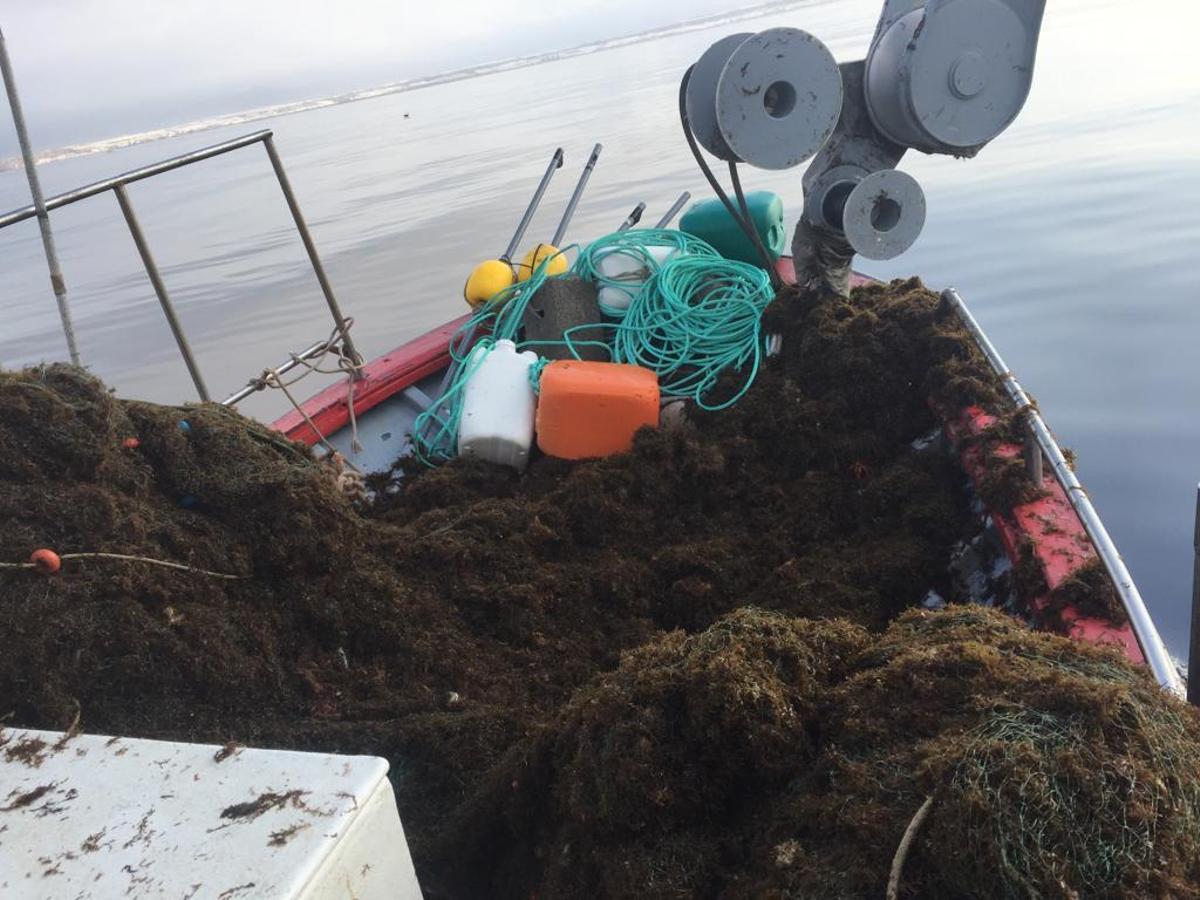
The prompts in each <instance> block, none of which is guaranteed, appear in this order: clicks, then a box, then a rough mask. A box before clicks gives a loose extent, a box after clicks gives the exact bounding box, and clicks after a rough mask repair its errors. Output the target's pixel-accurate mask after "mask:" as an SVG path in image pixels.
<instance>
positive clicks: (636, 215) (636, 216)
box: [617, 203, 646, 231]
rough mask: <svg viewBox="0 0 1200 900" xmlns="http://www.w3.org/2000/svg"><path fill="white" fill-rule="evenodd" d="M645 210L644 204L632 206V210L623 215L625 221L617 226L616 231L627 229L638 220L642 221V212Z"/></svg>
mask: <svg viewBox="0 0 1200 900" xmlns="http://www.w3.org/2000/svg"><path fill="white" fill-rule="evenodd" d="M645 211H646V204H645V203H639V204H638V205H637V206H635V207H634V208H633V211H632V212H631V213H630V214H629V215H627V216H626V217H625V221H624V222H622V223H621V224H620V225H618V226H617V231H628V230H629V229H630V228H632V227H633V226H634V225H636V224H637V223H638V222H640V221H642V213H644V212H645Z"/></svg>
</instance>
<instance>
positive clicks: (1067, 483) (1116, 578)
mask: <svg viewBox="0 0 1200 900" xmlns="http://www.w3.org/2000/svg"><path fill="white" fill-rule="evenodd" d="M942 296H943V298H945V299H946V300H947V301H949V302H950V303H951V305H953V306H954V308H955V311H956V312H957V313H958V315H959V318H961V319H962V322H963V324H964V325H965V326H966V327H967V330H968V331H970V332H971V336H972V337H973V338H974V339H975V343H976V344H977V345H978V346H979V349H980V350H981V351H982V352H983V354H984V356H986V357H987V360H988V362H989V363H990V364H991V367H992V369H993V370H994V371H995V373H996V374H997V375H998V376H999V377H1000V380H1001V382H1002V383H1003V384H1004V388H1005V390H1006V391H1007V392H1008V396H1009V397H1010V398H1011V399H1012V401H1013V403H1014V404H1016V407H1017V410H1018V411H1020V412H1024V414H1025V416H1026V419H1027V421H1028V422H1029V427H1030V429H1031V430H1032V432H1033V437H1034V439H1035V440H1036V441H1037V443H1038V446H1040V447H1041V450H1042V453H1044V454H1045V455H1046V459H1047V460H1048V461H1049V463H1050V468H1051V471H1052V472H1053V473H1054V477H1055V479H1056V480H1057V481H1058V483H1059V484H1060V485H1062V489H1063V491H1064V492H1065V493H1066V495H1067V500H1069V501H1070V503H1071V506H1072V508H1074V510H1075V512H1076V514H1078V516H1079V519H1080V521H1081V522H1083V527H1084V529H1085V530H1086V531H1087V534H1088V537H1089V538H1091V540H1092V544H1093V545H1094V546H1095V548H1096V553H1097V554H1098V555H1099V557H1100V559H1101V561H1102V562H1103V563H1104V567H1105V569H1107V570H1108V574H1109V576H1111V578H1112V581H1113V585H1114V586H1115V587H1116V589H1117V595H1118V596H1119V597H1120V598H1121V604H1122V606H1124V608H1125V613H1126V615H1128V616H1129V623H1130V625H1131V626H1132V627H1133V633H1134V635H1135V636H1136V637H1137V641H1138V644H1139V645H1140V646H1141V648H1142V654H1143V655H1144V656H1145V657H1146V664H1147V665H1148V666H1149V667H1150V670H1151V671H1152V672H1153V673H1154V677H1155V678H1156V679H1157V680H1158V683H1159V684H1160V685H1162V686H1163V687H1165V688H1167V689H1168V690H1170V691H1172V692H1174V693H1175V694H1177V695H1179V696H1183V693H1184V689H1183V684H1182V682H1181V680H1180V678H1179V672H1178V670H1177V669H1176V668H1175V662H1174V660H1172V659H1171V655H1170V654H1169V653H1168V652H1167V648H1166V646H1165V645H1164V644H1163V640H1162V637H1161V636H1160V635H1159V633H1158V628H1157V627H1156V626H1155V624H1154V620H1153V619H1152V618H1151V617H1150V612H1149V610H1147V609H1146V603H1145V601H1144V600H1143V599H1142V595H1141V593H1140V592H1139V591H1138V589H1137V585H1135V584H1134V583H1133V576H1132V575H1130V573H1129V569H1128V568H1126V566H1125V561H1124V560H1123V559H1122V558H1121V554H1120V553H1119V552H1118V551H1117V547H1116V544H1114V543H1113V539H1112V537H1111V536H1110V535H1109V533H1108V529H1107V528H1105V527H1104V523H1103V522H1102V521H1101V519H1100V516H1099V514H1098V513H1097V512H1096V508H1095V507H1094V506H1092V501H1091V500H1090V499H1089V498H1088V495H1087V492H1086V491H1084V489H1083V485H1081V484H1080V483H1079V479H1078V478H1076V477H1075V473H1074V472H1073V471H1071V466H1070V464H1069V463H1068V462H1067V459H1066V457H1065V456H1063V452H1062V450H1061V449H1060V448H1059V446H1058V442H1057V441H1056V440H1055V439H1054V435H1053V434H1051V433H1050V429H1049V428H1047V427H1046V423H1045V422H1044V421H1043V420H1042V416H1041V414H1040V413H1039V412H1038V410H1037V408H1036V407H1035V406H1034V405H1033V403H1032V402H1031V401H1030V399H1029V396H1028V395H1027V394H1026V393H1025V391H1024V389H1022V387H1021V385H1020V383H1019V382H1018V381H1017V379H1016V377H1015V376H1014V375H1013V373H1012V372H1011V371H1009V369H1008V366H1007V365H1005V363H1004V360H1003V358H1002V357H1001V356H1000V354H999V353H998V352H997V350H996V348H995V347H994V346H993V345H992V342H991V341H990V340H988V337H987V335H986V334H984V333H983V329H982V328H981V327H980V326H979V323H978V322H977V321H976V320H975V317H974V316H973V315H971V311H970V310H969V309H967V305H966V303H964V302H963V299H962V297H960V296H959V294H958V291H956V290H954V289H953V288H950V289H949V290H947V291H945V292H943V294H942Z"/></svg>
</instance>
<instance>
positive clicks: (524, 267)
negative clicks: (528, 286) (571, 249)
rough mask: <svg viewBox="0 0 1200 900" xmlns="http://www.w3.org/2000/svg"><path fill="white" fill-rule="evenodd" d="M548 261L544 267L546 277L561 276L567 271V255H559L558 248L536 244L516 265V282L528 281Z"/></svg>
mask: <svg viewBox="0 0 1200 900" xmlns="http://www.w3.org/2000/svg"><path fill="white" fill-rule="evenodd" d="M546 260H550V263H549V264H548V265H547V266H546V274H547V275H561V274H563V273H564V272H565V271H567V255H566V254H565V253H559V252H558V248H557V247H555V246H553V245H551V244H538V245H537V246H536V247H534V248H533V249H532V250H530V251H529V252H528V253H526V254H525V258H524V259H522V260H521V261H520V262H519V263H517V281H528V280H529V279H530V277H531V276H532V275H533V273H534V272H536V271H537V268H538V266H540V265H541V264H542V263H544V262H545V261H546Z"/></svg>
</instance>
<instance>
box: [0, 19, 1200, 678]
mask: <svg viewBox="0 0 1200 900" xmlns="http://www.w3.org/2000/svg"><path fill="white" fill-rule="evenodd" d="M1049 7H1050V8H1049V10H1048V11H1047V14H1046V25H1045V28H1044V30H1043V33H1042V41H1041V47H1040V52H1039V58H1038V63H1037V72H1036V77H1035V82H1034V89H1033V94H1032V96H1031V97H1030V100H1029V103H1028V104H1027V106H1026V108H1025V111H1024V113H1023V114H1022V116H1021V118H1020V120H1019V121H1018V122H1017V123H1016V124H1015V125H1014V126H1013V127H1012V128H1011V129H1010V130H1009V131H1008V132H1006V133H1005V134H1004V135H1003V136H1002V137H1001V138H1000V140H998V141H997V142H996V143H994V144H993V145H992V146H990V147H988V148H987V149H986V150H985V151H984V152H983V154H982V155H981V156H980V157H979V158H978V159H976V160H973V161H970V162H961V161H956V160H953V159H947V158H942V157H936V158H934V157H924V156H920V155H913V156H912V157H911V158H908V159H906V160H905V162H904V163H903V166H902V167H903V168H904V169H906V170H907V171H909V172H910V173H912V174H913V175H914V176H915V177H916V178H917V179H918V180H919V181H920V182H921V184H922V186H923V187H924V189H925V193H926V195H927V198H928V203H929V217H928V222H927V224H926V226H925V231H924V234H923V235H922V237H921V239H920V241H919V242H918V243H917V245H916V246H915V247H914V248H913V249H912V250H911V251H910V252H909V253H907V254H906V255H905V256H903V257H902V258H900V259H898V260H893V261H891V262H889V263H884V264H873V265H870V266H869V268H868V271H870V272H871V273H873V274H876V275H878V276H881V277H892V276H899V275H908V274H913V273H916V274H919V275H921V276H922V277H923V278H924V279H925V280H926V282H927V283H928V284H929V285H931V286H934V287H944V286H949V285H954V286H956V287H958V288H959V289H960V290H961V291H962V293H963V294H964V296H965V297H966V299H967V301H968V303H969V304H970V305H971V306H972V308H973V309H974V310H975V312H976V314H977V315H978V317H979V318H980V320H981V321H982V322H983V324H984V326H985V327H986V328H987V330H988V332H989V333H990V335H991V336H992V338H993V340H994V341H995V342H996V343H997V345H998V346H999V348H1000V350H1001V352H1002V353H1003V354H1004V355H1005V357H1006V359H1007V361H1008V363H1009V365H1010V366H1011V367H1012V368H1013V370H1014V371H1015V372H1016V373H1017V374H1018V376H1019V377H1020V378H1021V380H1022V381H1023V382H1024V384H1025V385H1026V387H1027V388H1028V389H1029V390H1030V391H1031V392H1032V393H1033V394H1034V395H1036V397H1037V398H1038V401H1039V402H1040V404H1041V408H1042V409H1043V411H1044V412H1045V414H1046V416H1047V419H1048V421H1049V422H1050V424H1051V425H1052V427H1053V428H1054V429H1055V430H1056V431H1057V433H1058V435H1059V437H1060V439H1061V440H1062V442H1063V443H1065V444H1067V445H1069V446H1071V447H1073V448H1074V449H1075V450H1076V451H1078V453H1079V458H1080V461H1079V471H1080V474H1081V477H1082V479H1083V481H1084V483H1085V484H1086V485H1087V487H1088V489H1089V490H1090V491H1091V493H1092V496H1093V499H1094V500H1095V502H1096V504H1097V506H1098V507H1099V509H1100V511H1101V513H1102V515H1103V516H1104V518H1105V520H1106V522H1107V523H1108V526H1109V528H1110V530H1111V531H1112V532H1113V535H1114V537H1115V539H1116V541H1117V544H1118V546H1120V547H1121V548H1122V550H1123V552H1124V553H1125V555H1126V559H1127V561H1128V562H1129V565H1130V567H1131V569H1132V570H1133V573H1134V575H1135V577H1136V578H1137V580H1138V582H1139V584H1140V586H1141V588H1142V591H1143V593H1144V594H1145V595H1146V597H1147V599H1148V602H1149V604H1150V606H1151V610H1152V611H1153V613H1154V614H1155V616H1156V618H1157V620H1158V622H1159V626H1160V628H1161V629H1162V630H1163V632H1164V635H1165V637H1166V638H1167V641H1168V643H1169V644H1170V645H1171V647H1172V649H1173V650H1174V651H1175V652H1176V653H1177V654H1186V647H1187V622H1188V609H1189V597H1190V593H1191V573H1192V519H1193V513H1194V510H1195V502H1196V484H1197V479H1198V478H1200V415H1198V413H1200V355H1198V354H1197V349H1196V348H1197V344H1198V343H1200V302H1198V301H1200V288H1198V285H1200V153H1197V150H1196V147H1197V146H1200V56H1197V54H1196V53H1195V48H1194V36H1195V34H1196V33H1197V26H1198V25H1200V12H1198V11H1197V7H1196V6H1195V4H1194V3H1193V2H1192V0H1154V2H1151V3H1147V4H1136V5H1131V4H1129V3H1126V2H1123V3H1116V2H1102V0H1054V2H1052V3H1051V4H1050V5H1049ZM878 12H879V2H878V0H837V2H824V3H822V2H814V3H813V4H811V5H808V6H805V7H802V8H798V9H793V10H791V11H789V12H786V13H780V14H773V15H771V16H767V17H764V18H761V19H757V20H753V21H749V22H743V23H739V24H738V25H734V26H724V27H721V28H716V29H709V30H704V31H693V32H688V33H684V34H678V35H675V36H672V37H667V38H663V39H660V40H655V41H652V42H646V43H639V44H634V45H632V46H625V47H621V48H617V49H611V50H607V51H604V52H598V53H595V54H590V55H584V56H579V57H575V58H572V59H567V60H563V61H559V62H553V63H547V64H543V65H538V66H534V67H530V68H524V69H520V70H516V71H509V72H503V73H498V74H492V75H487V76H485V77H480V78H475V79H471V80H465V81H458V82H454V83H450V84H444V85H440V86H436V87H430V88H425V89H422V90H418V91H413V92H408V93H399V94H392V95H389V96H384V97H380V98H377V99H372V100H366V101H361V102H356V103H348V104H342V105H333V106H329V107H326V108H322V109H317V110H312V111H307V112H303V113H299V114H295V115H290V116H285V117H281V118H275V119H272V120H270V121H269V122H266V123H263V124H261V125H257V124H256V125H243V126H241V127H238V128H226V129H219V130H213V131H208V132H205V133H202V134H192V135H189V136H187V137H180V138H173V139H170V140H163V141H156V142H153V143H146V144H141V145H137V146H133V147H129V148H126V149H123V150H119V151H115V152H110V153H101V154H95V155H89V156H83V157H79V158H75V159H70V160H64V161H60V162H55V163H51V164H47V165H44V166H43V167H41V168H42V175H43V179H44V182H45V188H46V190H47V192H48V193H55V192H58V191H62V190H65V189H68V188H70V187H74V186H76V185H78V184H81V183H85V182H89V181H93V180H97V179H99V178H101V177H104V176H107V175H110V174H115V173H116V172H118V171H123V170H125V169H129V168H133V167H135V166H138V165H142V164H145V163H148V162H151V161H154V160H156V159H160V158H163V157H166V156H171V155H175V154H178V153H182V152H185V151H187V150H190V149H193V148H196V147H199V146H203V145H206V144H209V143H214V142H216V141H219V140H223V139H226V138H229V137H233V136H235V135H237V134H240V133H244V132H247V131H250V130H253V129H255V128H258V127H270V128H272V129H274V131H275V134H276V138H277V141H278V145H279V148H280V152H281V154H282V156H283V159H284V162H285V165H286V166H287V167H288V170H289V172H290V175H291V178H292V180H293V183H294V185H295V188H296V191H297V193H298V195H299V198H300V202H301V204H302V205H303V207H304V209H305V211H306V213H307V215H308V219H309V222H310V224H311V226H312V229H313V232H314V235H315V238H316V241H317V244H318V246H319V248H320V251H321V254H322V256H323V257H324V260H325V263H326V265H327V268H328V270H329V274H330V278H331V280H332V282H333V284H334V286H335V288H336V290H337V292H338V295H339V297H340V299H341V301H342V304H343V306H344V308H345V309H346V310H347V311H348V312H349V313H350V314H351V315H353V316H354V317H355V320H356V327H355V335H356V339H357V340H358V342H359V345H360V347H361V348H362V349H363V350H364V351H365V352H366V353H367V354H369V355H373V354H377V353H380V352H383V351H385V350H387V349H389V348H390V347H392V346H394V345H396V344H398V343H400V342H402V341H404V340H405V339H407V338H410V337H412V336H414V335H416V334H418V333H420V332H422V331H423V330H425V329H427V328H429V327H431V326H433V325H436V324H439V323H441V322H443V321H445V320H446V319H448V318H450V317H452V316H457V315H459V314H460V313H462V312H463V311H464V309H465V308H464V306H463V303H462V300H461V298H460V291H461V287H462V282H463V279H464V276H465V273H466V272H467V271H468V270H469V269H470V268H471V267H472V265H473V264H474V263H475V262H476V261H478V260H480V259H482V258H484V257H489V256H494V255H496V254H498V253H499V252H500V251H501V250H502V249H503V247H504V245H505V243H506V242H507V240H508V236H509V234H510V233H511V231H512V228H513V226H514V225H515V222H516V220H517V218H518V217H519V215H520V213H521V211H522V209H523V208H524V205H525V203H526V200H527V198H528V196H529V194H530V192H531V190H532V187H533V185H534V184H535V183H536V181H537V178H538V177H539V176H540V174H541V171H542V169H543V168H544V166H545V164H546V161H547V159H548V158H549V155H550V153H551V151H552V150H553V149H554V147H555V146H557V145H561V146H562V147H563V148H564V149H565V151H566V160H567V162H566V166H565V167H564V169H563V170H562V171H561V172H560V173H559V174H558V175H557V177H556V180H555V182H554V183H553V185H552V186H551V190H550V193H549V194H548V196H547V199H546V202H545V204H544V205H543V209H542V211H541V214H540V215H539V216H538V218H537V219H536V220H535V223H534V227H533V228H532V229H531V232H530V237H531V238H532V239H547V238H548V237H549V235H550V232H551V231H552V230H553V227H554V224H555V222H556V221H557V217H558V215H559V214H560V212H561V209H562V205H563V204H564V203H565V201H566V197H567V195H568V193H569V192H570V189H571V186H572V184H573V182H574V179H575V177H576V175H577V173H578V169H579V167H581V166H582V165H583V162H584V160H585V159H586V156H587V154H588V152H589V150H590V149H591V146H592V144H593V143H594V142H596V141H600V142H602V143H603V144H604V153H603V155H602V157H601V160H600V164H599V166H598V168H597V169H596V172H595V175H594V177H593V179H592V182H591V186H590V188H589V190H588V194H587V196H586V197H585V199H584V202H583V204H582V206H581V208H580V210H579V213H578V215H577V217H576V219H575V224H574V227H573V228H572V230H571V233H570V237H571V238H572V239H575V240H586V239H588V238H589V237H593V236H596V235H599V234H601V233H604V232H606V231H610V230H612V229H613V228H615V227H616V225H617V224H618V223H619V222H620V221H621V220H622V218H624V216H625V214H626V213H627V212H628V211H629V209H630V208H631V207H633V205H634V204H635V203H636V202H637V201H639V200H642V201H645V202H646V203H647V204H648V212H647V222H653V220H654V219H655V218H657V216H658V214H660V213H661V212H662V211H663V210H664V209H665V208H666V206H667V205H668V204H669V203H670V202H671V201H672V200H673V199H674V198H675V197H676V196H677V195H678V194H679V193H680V192H681V191H683V190H691V191H692V192H693V193H694V194H696V195H697V196H704V195H705V191H704V189H703V186H702V179H701V178H700V177H699V175H698V173H697V172H696V171H695V169H694V166H693V164H692V162H691V160H690V157H689V155H688V153H687V151H686V148H685V146H684V144H683V141H682V138H681V136H680V132H679V125H678V122H677V120H676V115H675V94H676V90H677V84H678V79H679V77H680V75H681V74H682V72H683V70H684V68H685V67H686V66H687V65H688V64H689V63H691V62H692V61H694V59H695V58H696V57H697V56H698V55H699V54H700V53H701V52H702V51H703V50H704V49H705V48H706V47H707V46H708V45H709V44H710V43H711V42H712V41H713V40H715V39H716V38H717V37H719V36H721V35H722V34H724V33H729V32H732V31H756V30H760V29H762V28H766V27H771V26H776V25H793V26H797V27H801V28H804V29H806V30H809V31H811V32H813V33H814V34H816V35H817V36H819V37H820V38H821V39H822V40H824V41H825V42H826V43H827V44H828V45H829V46H830V48H831V49H832V50H833V51H834V53H835V54H836V55H837V56H838V58H839V59H853V58H858V57H860V56H861V55H862V54H863V52H864V50H865V48H866V46H867V44H868V42H869V39H870V36H871V32H872V30H873V28H874V24H875V21H876V18H877V16H878ZM179 118H180V120H181V121H185V120H186V119H187V112H186V110H181V114H180V117H179ZM34 137H35V140H36V135H35V136H34ZM800 175H801V172H800V171H792V172H782V173H780V172H775V173H768V172H754V171H751V172H747V173H746V180H747V182H748V186H749V187H751V188H769V189H771V190H774V191H776V192H777V193H779V194H781V195H782V196H783V197H784V199H785V203H787V204H789V205H790V210H791V215H792V217H794V216H795V215H796V213H797V212H798V210H799V206H800V200H801V187H800ZM130 194H131V197H132V200H133V203H134V205H135V207H136V208H137V210H138V213H139V215H140V217H141V219H142V224H143V227H144V229H145V231H146V233H147V235H148V237H149V241H150V244H151V246H152V248H153V251H154V253H155V255H156V257H157V259H158V262H159V265H160V267H161V269H162V272H163V275H164V278H165V281H166V283H167V285H168V287H169V289H170V291H171V293H172V295H173V297H174V299H175V302H176V304H177V306H178V309H179V314H180V317H181V319H182V321H183V322H184V325H185V327H186V329H187V332H188V334H189V336H190V338H191V342H192V346H193V348H194V350H195V351H196V354H197V356H198V358H199V361H200V364H201V366H202V368H203V370H204V372H205V375H206V377H207V380H208V383H209V387H210V389H211V390H212V392H213V393H214V394H215V395H216V396H224V395H225V394H227V393H229V392H231V391H233V390H234V389H236V388H238V387H240V386H241V385H242V384H244V383H245V381H246V379H247V378H248V377H250V376H251V375H253V374H256V373H257V372H259V371H261V369H262V368H263V367H264V366H266V365H268V364H276V363H278V362H280V361H282V360H283V359H284V358H285V357H286V354H287V352H288V351H289V350H298V349H300V348H302V347H304V346H307V345H308V344H309V343H311V342H313V341H315V340H317V339H318V338H320V337H323V336H324V335H325V334H326V333H327V332H328V331H329V327H330V326H329V321H328V319H327V317H326V314H325V311H324V306H323V303H322V300H321V295H320V293H319V291H318V289H317V285H316V282H315V280H314V278H313V277H312V273H311V271H310V270H309V269H308V268H307V267H306V260H305V256H304V252H303V248H302V247H301V244H300V242H299V240H298V238H297V237H296V234H295V232H294V231H293V230H292V228H291V223H290V219H289V217H288V213H287V209H286V207H285V205H284V202H283V199H282V197H281V196H280V194H279V192H278V189H277V186H276V184H275V182H274V180H273V178H272V176H271V173H270V169H269V167H268V164H267V160H266V157H265V154H264V153H263V151H262V149H261V148H260V147H254V148H250V149H246V150H240V151H238V152H237V153H235V154H232V155H230V156H225V157H222V158H220V159H217V160H213V161H209V162H206V163H204V164H202V165H199V166H193V167H191V168H188V169H185V170H182V171H178V172H174V173H172V174H169V175H166V176H163V177H160V178H157V179H154V180H152V181H150V182H144V183H140V184H137V185H134V186H133V187H132V188H131V189H130ZM27 202H28V199H27V194H26V188H25V185H24V181H23V178H22V176H21V174H20V173H18V172H11V171H10V172H3V173H0V208H3V209H10V208H13V207H17V206H22V205H25V204H26V203H27ZM54 222H55V225H56V229H57V237H58V242H59V247H60V252H61V255H62V259H63V266H64V269H65V272H66V276H67V280H68V284H69V286H70V289H71V297H72V302H73V305H74V312H75V320H76V327H77V330H78V333H79V339H80V346H81V350H82V353H83V356H84V359H85V361H86V363H87V365H88V366H89V367H90V368H91V369H92V371H94V372H95V373H96V374H97V375H99V376H101V377H102V378H104V379H105V380H106V381H107V382H108V383H109V384H110V385H112V386H114V387H115V388H116V389H117V390H118V391H119V392H120V393H121V394H123V395H126V396H137V397H143V398H147V399H151V400H157V401H166V402H179V401H183V400H187V399H189V398H191V396H192V394H191V387H190V382H189V381H188V378H187V375H186V372H185V370H184V368H183V366H182V364H181V362H180V360H179V359H178V357H177V355H176V352H175V350H174V346H173V344H172V342H171V338H170V334H169V332H168V331H167V328H166V325H165V323H164V322H163V320H162V317H161V314H160V312H159V308H158V305H157V301H156V300H155V298H154V295H153V293H152V291H151V289H150V286H149V284H148V283H147V281H146V278H145V275H144V274H143V272H142V270H141V268H140V265H139V261H138V258H137V255H136V252H135V250H134V247H133V244H132V242H131V240H130V238H129V235H128V233H127V232H126V230H125V227H124V224H123V221H122V219H121V216H120V212H119V210H118V208H117V205H116V202H115V199H114V198H113V197H112V196H111V195H104V196H101V197H98V198H96V199H94V200H90V201H88V202H85V203H81V204H77V205H75V206H73V207H69V208H67V209H64V210H62V211H59V212H57V213H55V214H54ZM64 356H65V348H64V346H63V342H62V337H61V335H60V334H59V332H58V321H57V315H56V312H55V307H54V301H53V298H52V295H51V293H50V291H49V288H48V283H47V278H46V273H45V268H44V262H43V261H42V258H41V247H40V242H39V240H38V236H37V228H36V225H34V224H33V223H32V222H30V223H24V224H22V225H20V226H16V227H14V228H10V229H7V230H5V231H0V364H3V365H5V366H8V367H12V366H19V365H22V364H25V363H32V362H36V361H39V360H43V359H58V358H62V357H64ZM314 387H315V385H314ZM244 410H245V411H247V412H249V413H251V414H255V415H259V416H262V417H269V416H271V415H272V414H273V413H276V412H278V411H280V410H279V406H278V405H277V404H273V403H272V402H271V401H267V400H263V399H259V400H256V401H254V402H252V403H250V404H247V405H246V406H245V407H244Z"/></svg>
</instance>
